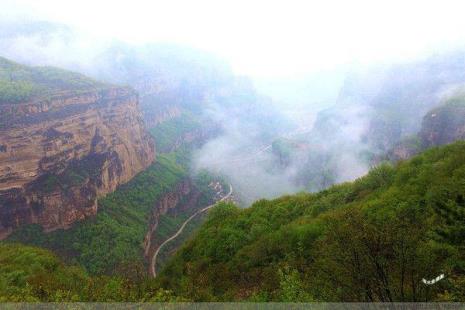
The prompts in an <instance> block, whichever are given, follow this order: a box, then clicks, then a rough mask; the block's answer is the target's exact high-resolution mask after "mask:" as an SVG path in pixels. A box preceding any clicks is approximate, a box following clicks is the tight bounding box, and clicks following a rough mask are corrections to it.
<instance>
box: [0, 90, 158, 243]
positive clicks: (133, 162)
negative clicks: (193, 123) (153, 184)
mask: <svg viewBox="0 0 465 310" xmlns="http://www.w3.org/2000/svg"><path fill="white" fill-rule="evenodd" d="M154 158H155V150H154V144H153V141H152V139H151V138H150V136H149V134H148V132H147V131H146V129H145V126H144V124H143V121H142V117H141V114H140V111H139V108H138V95H137V94H136V93H135V92H134V91H133V90H131V89H129V88H121V87H113V86H107V87H100V88H93V89H89V90H87V91H79V92H62V93H54V94H53V95H52V96H50V97H48V98H41V99H34V100H30V101H29V102H23V103H11V104H6V103H4V104H0V239H1V238H5V237H6V236H7V235H8V234H10V233H11V232H12V231H13V230H14V229H15V228H17V227H18V226H20V225H23V224H29V223H38V224H40V225H42V226H43V227H44V229H45V230H47V231H51V230H55V229H58V228H67V227H69V226H70V225H71V224H72V223H74V222H75V221H77V220H81V219H84V218H85V217H88V216H90V215H93V214H95V213H96V212H97V208H98V206H97V198H98V197H100V196H102V195H105V194H107V193H109V192H112V191H114V190H115V189H116V187H117V186H118V185H120V184H123V183H126V182H128V181H129V180H130V179H131V178H132V177H134V176H135V175H136V174H137V173H139V172H140V171H142V170H143V169H144V168H146V167H147V166H148V165H150V164H151V163H152V162H153V161H154Z"/></svg>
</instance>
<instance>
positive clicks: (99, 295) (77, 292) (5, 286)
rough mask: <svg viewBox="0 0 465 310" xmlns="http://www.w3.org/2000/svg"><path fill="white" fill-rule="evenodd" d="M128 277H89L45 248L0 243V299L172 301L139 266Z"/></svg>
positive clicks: (30, 300)
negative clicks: (145, 275) (138, 268)
mask: <svg viewBox="0 0 465 310" xmlns="http://www.w3.org/2000/svg"><path fill="white" fill-rule="evenodd" d="M131 272H132V274H131V277H127V278H123V277H107V276H99V277H90V276H88V275H87V274H86V273H85V272H84V270H83V269H82V268H80V267H76V266H67V265H65V264H63V262H61V261H60V260H59V259H58V258H57V257H56V256H55V255H53V254H52V253H50V252H49V251H47V250H44V249H39V248H35V247H29V246H23V245H19V244H0V302H19V301H21V302H38V301H42V302H70V301H71V302H77V301H101V302H103V301H105V302H118V301H147V302H155V301H176V300H177V299H176V298H174V296H173V295H172V293H171V292H169V291H165V290H159V289H157V288H156V287H155V286H154V285H153V281H150V280H148V279H147V278H145V277H144V276H143V273H141V270H134V269H133V270H131Z"/></svg>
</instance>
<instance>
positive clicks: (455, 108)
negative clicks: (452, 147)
mask: <svg viewBox="0 0 465 310" xmlns="http://www.w3.org/2000/svg"><path fill="white" fill-rule="evenodd" d="M420 137H421V139H422V141H423V143H424V145H425V146H426V147H430V146H437V145H443V144H448V143H452V142H454V141H457V140H463V139H465V99H464V98H463V97H457V98H454V99H451V100H450V102H448V103H446V104H445V105H443V106H440V107H439V108H437V109H434V110H432V111H430V112H428V113H427V114H426V115H425V117H424V118H423V123H422V128H421V132H420Z"/></svg>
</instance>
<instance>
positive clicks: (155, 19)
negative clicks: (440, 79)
mask: <svg viewBox="0 0 465 310" xmlns="http://www.w3.org/2000/svg"><path fill="white" fill-rule="evenodd" d="M464 9H465V5H464V4H463V2H461V1H447V0H442V1H430V2H429V1H425V0H423V1H417V0H415V1H408V0H403V1H397V0H388V1H376V0H371V1H368V0H367V1H361V0H360V1H357V0H348V1H334V0H324V1H311V0H307V1H292V0H283V1H272V0H268V1H254V0H230V1H224V0H191V1H180V0H165V1H157V0H152V1H149V0H146V1H144V0H131V1H117V0H112V1H102V0H79V1H77V0H75V1H71V0H67V1H65V0H61V1H60V0H17V1H11V0H0V18H3V19H6V18H15V17H17V16H24V15H26V16H29V17H34V18H39V19H46V20H50V21H56V22H61V23H66V24H71V25H73V26H77V27H79V28H80V29H82V30H84V31H87V32H90V33H92V34H94V35H98V36H107V37H114V38H118V39H122V40H125V41H130V42H136V43H143V42H149V41H163V42H174V43H180V44H185V45H190V46H194V47H198V48H202V49H205V50H208V51H212V52H214V53H216V54H218V55H219V56H221V57H223V58H225V59H226V60H228V61H229V62H230V64H231V65H232V67H233V69H234V70H235V71H236V72H237V73H240V74H246V75H250V76H255V77H257V76H274V75H276V76H286V75H290V74H298V73H304V72H311V71H318V70H322V69H331V68H333V67H334V66H336V65H339V64H347V63H353V62H360V63H363V64H365V63H373V62H379V61H392V60H404V59H408V58H411V57H416V56H418V55H425V54H426V53H430V52H431V51H433V50H437V49H438V48H450V47H454V46H457V45H462V43H463V42H465V31H464V29H465V18H463V15H464V12H465V10H464ZM0 31H1V29H0Z"/></svg>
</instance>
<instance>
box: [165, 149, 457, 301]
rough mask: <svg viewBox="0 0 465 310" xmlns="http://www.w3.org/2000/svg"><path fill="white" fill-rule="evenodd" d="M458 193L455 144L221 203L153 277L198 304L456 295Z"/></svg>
mask: <svg viewBox="0 0 465 310" xmlns="http://www.w3.org/2000/svg"><path fill="white" fill-rule="evenodd" d="M464 197H465V143H463V142H458V143H455V144H453V145H449V146H446V147H442V148H437V149H432V150H429V151H427V152H425V153H423V154H421V155H419V156H417V157H415V158H413V159H412V160H410V161H407V162H402V163H399V164H397V165H396V166H395V167H391V166H380V167H378V168H376V169H374V170H372V171H371V172H370V173H369V174H368V175H367V176H365V177H363V178H360V179H358V180H357V181H355V182H353V183H346V184H342V185H338V186H334V187H332V188H330V189H328V190H325V191H322V192H320V193H317V194H299V195H294V196H284V197H282V198H279V199H276V200H272V201H267V200H262V201H258V202H256V203H255V204H254V205H253V206H252V207H251V208H248V209H239V208H237V207H235V206H233V205H228V204H223V205H222V206H221V207H218V208H215V209H214V210H212V212H211V213H210V216H209V219H208V220H207V222H206V223H205V224H204V225H203V226H202V228H201V229H200V231H199V232H198V233H197V234H196V236H195V238H194V239H193V240H191V241H189V242H188V243H187V244H185V246H184V247H183V248H182V250H181V251H180V252H179V253H178V254H177V255H176V256H175V258H174V259H173V260H172V261H171V262H170V263H169V264H168V266H167V267H166V268H165V269H164V270H163V271H162V273H161V274H160V275H159V278H158V280H159V283H160V285H162V286H164V287H166V288H169V289H173V290H174V291H175V293H176V294H178V295H182V296H186V297H188V298H192V299H194V300H203V301H206V300H244V299H245V300H280V301H299V300H300V301H308V300H325V301H372V300H373V301H390V300H396V301H401V300H404V301H419V300H423V301H424V300H426V299H428V300H431V299H434V300H463V299H464V298H465V292H464V291H465V289H464V288H463V287H465V286H464V285H463V283H464V282H465V280H464V279H465V259H464V251H463V249H464V245H465V242H464V241H463V240H464V236H465V228H464V227H463V219H464V218H465V211H464V209H465V202H464V201H465V199H464ZM442 272H444V273H445V274H446V279H445V280H443V281H441V282H440V283H438V284H437V285H435V286H434V287H432V288H430V289H429V290H428V289H427V288H426V286H425V285H424V284H423V283H421V279H422V278H423V277H425V278H434V277H436V276H437V275H438V274H440V273H442Z"/></svg>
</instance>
